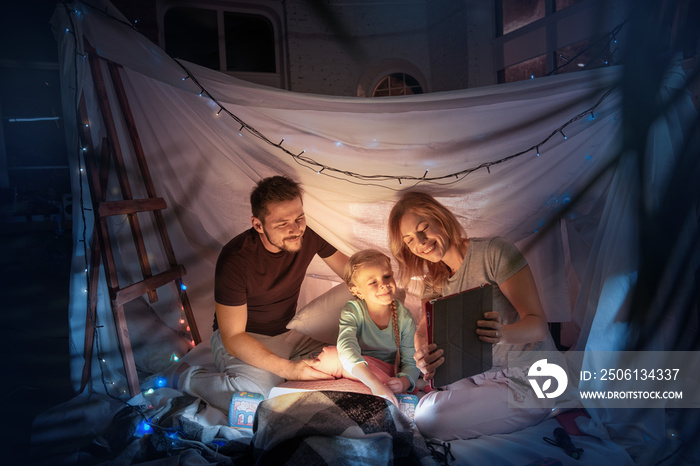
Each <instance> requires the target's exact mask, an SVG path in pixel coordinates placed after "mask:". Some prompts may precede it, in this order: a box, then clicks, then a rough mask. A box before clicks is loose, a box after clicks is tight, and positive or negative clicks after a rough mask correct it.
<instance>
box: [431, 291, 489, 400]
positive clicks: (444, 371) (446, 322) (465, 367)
mask: <svg viewBox="0 0 700 466" xmlns="http://www.w3.org/2000/svg"><path fill="white" fill-rule="evenodd" d="M491 310H493V288H492V287H491V285H488V284H485V285H482V286H479V287H476V288H471V289H469V290H465V291H461V292H459V293H455V294H452V295H449V296H443V297H440V298H435V299H431V300H430V301H428V302H427V303H426V304H425V313H426V323H427V333H428V343H435V344H437V345H438V349H442V350H443V351H444V354H443V356H444V357H445V362H444V363H443V364H442V365H441V366H440V367H438V368H437V370H436V371H435V376H434V377H433V379H432V380H431V381H430V386H431V387H432V388H436V387H443V386H445V385H449V384H451V383H453V382H456V381H458V380H460V379H463V378H465V377H470V376H472V375H476V374H480V373H482V372H485V371H487V370H489V369H491V364H492V360H491V351H492V345H491V343H486V342H484V341H481V340H480V339H479V335H477V334H476V328H477V325H476V322H477V321H478V320H483V319H484V313H485V312H488V311H491Z"/></svg>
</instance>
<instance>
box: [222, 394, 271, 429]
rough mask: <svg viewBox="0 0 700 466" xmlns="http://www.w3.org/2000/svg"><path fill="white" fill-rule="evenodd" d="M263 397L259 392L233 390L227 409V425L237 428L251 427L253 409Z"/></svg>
mask: <svg viewBox="0 0 700 466" xmlns="http://www.w3.org/2000/svg"><path fill="white" fill-rule="evenodd" d="M264 399H265V398H264V397H263V396H262V395H261V394H260V393H253V392H234V394H233V396H232V397H231V404H230V405H229V409H228V425H229V426H231V427H235V428H237V429H252V428H253V419H255V411H256V410H257V409H258V405H259V404H260V402H261V401H263V400H264Z"/></svg>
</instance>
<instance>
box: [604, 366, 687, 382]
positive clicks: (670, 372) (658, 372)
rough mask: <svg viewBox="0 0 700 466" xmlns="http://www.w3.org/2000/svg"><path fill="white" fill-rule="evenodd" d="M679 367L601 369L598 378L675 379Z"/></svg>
mask: <svg viewBox="0 0 700 466" xmlns="http://www.w3.org/2000/svg"><path fill="white" fill-rule="evenodd" d="M679 371H680V369H602V370H601V371H600V380H676V378H677V377H678V372H679Z"/></svg>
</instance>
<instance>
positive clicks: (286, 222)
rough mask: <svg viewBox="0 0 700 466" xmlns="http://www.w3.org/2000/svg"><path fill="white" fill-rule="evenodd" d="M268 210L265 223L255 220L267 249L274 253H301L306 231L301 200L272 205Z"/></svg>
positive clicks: (256, 227)
mask: <svg viewBox="0 0 700 466" xmlns="http://www.w3.org/2000/svg"><path fill="white" fill-rule="evenodd" d="M268 210H269V213H268V214H267V216H265V222H264V223H263V222H260V221H259V220H258V219H255V220H256V221H257V224H256V223H255V221H254V226H255V229H256V230H257V231H258V233H261V238H262V240H263V244H264V245H265V248H266V249H267V250H268V251H270V252H273V253H276V252H280V251H286V252H291V253H295V252H297V251H299V250H300V249H301V245H302V243H303V237H304V232H305V231H306V216H305V215H304V207H303V204H302V202H301V199H300V198H297V199H294V200H292V201H285V202H278V203H275V204H271V205H270V206H268Z"/></svg>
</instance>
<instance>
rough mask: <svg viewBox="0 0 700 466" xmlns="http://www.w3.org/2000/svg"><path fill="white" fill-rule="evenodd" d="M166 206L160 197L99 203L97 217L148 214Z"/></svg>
mask: <svg viewBox="0 0 700 466" xmlns="http://www.w3.org/2000/svg"><path fill="white" fill-rule="evenodd" d="M167 207H168V205H167V204H166V203H165V200H164V199H163V198H162V197H154V198H146V199H129V200H123V201H105V202H100V203H99V205H98V207H97V215H98V216H100V217H109V216H112V215H123V214H133V213H135V212H150V211H153V210H163V209H165V208H167Z"/></svg>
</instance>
